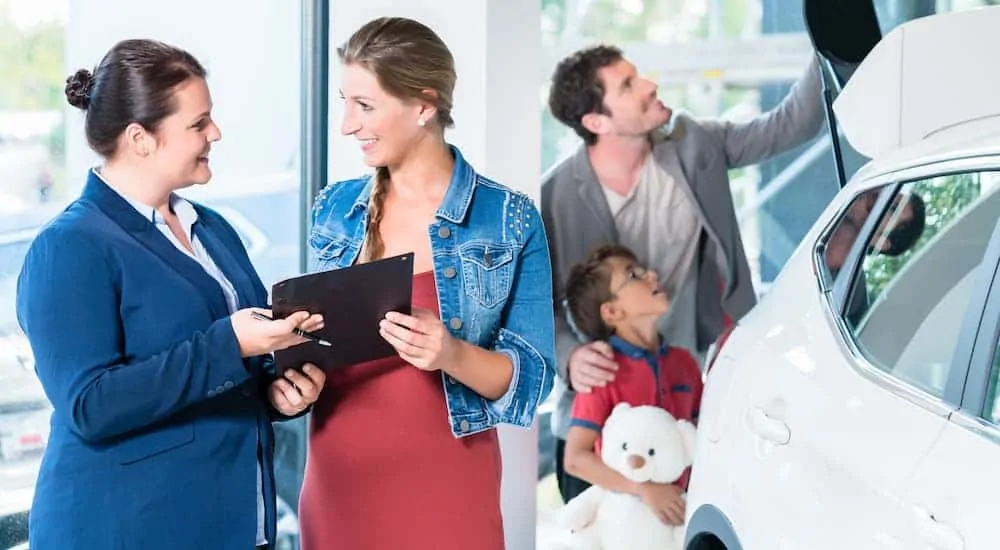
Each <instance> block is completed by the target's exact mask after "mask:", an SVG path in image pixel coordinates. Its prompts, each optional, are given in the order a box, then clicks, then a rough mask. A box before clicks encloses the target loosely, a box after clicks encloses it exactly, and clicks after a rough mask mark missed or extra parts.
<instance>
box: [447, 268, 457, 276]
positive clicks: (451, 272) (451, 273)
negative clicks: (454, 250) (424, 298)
mask: <svg viewBox="0 0 1000 550" xmlns="http://www.w3.org/2000/svg"><path fill="white" fill-rule="evenodd" d="M456 273H457V272H456V271H455V268H454V267H446V268H444V276H445V278H448V279H453V278H455V274H456Z"/></svg>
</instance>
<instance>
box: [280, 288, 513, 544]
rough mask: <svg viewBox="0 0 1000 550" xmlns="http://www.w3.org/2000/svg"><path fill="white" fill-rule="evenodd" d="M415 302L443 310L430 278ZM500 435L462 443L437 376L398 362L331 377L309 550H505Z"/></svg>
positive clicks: (306, 520) (304, 504) (308, 514)
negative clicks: (452, 426)
mask: <svg viewBox="0 0 1000 550" xmlns="http://www.w3.org/2000/svg"><path fill="white" fill-rule="evenodd" d="M413 305H414V307H420V308H425V309H429V310H431V311H435V312H436V311H438V305H437V290H436V288H435V285H434V276H433V272H425V273H421V274H418V275H416V276H414V278H413ZM500 469H501V465H500V446H499V442H498V440H497V435H496V431H495V430H487V431H485V432H481V433H478V434H476V435H472V436H467V437H463V438H461V439H456V438H455V437H454V436H452V434H451V430H450V428H449V425H448V410H447V407H446V405H445V395H444V387H443V384H442V380H441V373H440V372H424V371H421V370H420V369H418V368H417V367H414V366H413V365H410V364H409V363H406V362H405V361H403V360H402V359H401V358H399V357H398V356H397V357H391V358H387V359H382V360H379V361H372V362H369V363H363V364H360V365H355V366H353V367H350V368H348V369H345V370H343V371H341V372H334V373H329V374H328V375H327V380H326V388H325V389H324V390H323V393H322V394H321V396H320V399H319V401H317V402H316V404H315V406H314V408H313V413H312V419H311V424H310V439H309V458H308V461H307V464H306V472H305V479H304V481H303V487H302V496H301V498H300V501H299V514H300V521H301V531H302V541H301V542H302V550H366V549H373V550H383V549H385V550H389V549H403V548H405V549H407V550H421V549H427V550H430V549H434V550H452V549H454V550H460V549H461V550H466V549H469V548H475V549H476V550H503V548H504V539H503V523H502V520H501V516H500Z"/></svg>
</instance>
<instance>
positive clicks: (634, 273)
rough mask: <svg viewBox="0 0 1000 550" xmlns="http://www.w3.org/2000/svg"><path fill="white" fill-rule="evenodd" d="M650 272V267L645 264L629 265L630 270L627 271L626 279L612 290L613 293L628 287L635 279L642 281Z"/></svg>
mask: <svg viewBox="0 0 1000 550" xmlns="http://www.w3.org/2000/svg"><path fill="white" fill-rule="evenodd" d="M647 273H649V268H648V267H646V266H644V265H639V264H635V265H632V266H629V268H628V271H627V272H626V273H625V281H624V282H623V283H622V284H620V285H618V288H616V289H614V290H612V291H611V293H612V294H618V293H619V292H621V290H622V289H623V288H625V287H627V286H628V285H629V284H631V283H633V282H635V281H641V280H643V279H645V278H646V274H647Z"/></svg>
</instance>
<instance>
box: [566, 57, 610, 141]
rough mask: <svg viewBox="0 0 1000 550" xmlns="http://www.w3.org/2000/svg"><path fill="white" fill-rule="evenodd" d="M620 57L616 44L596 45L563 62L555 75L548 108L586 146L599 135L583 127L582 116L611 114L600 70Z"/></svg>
mask: <svg viewBox="0 0 1000 550" xmlns="http://www.w3.org/2000/svg"><path fill="white" fill-rule="evenodd" d="M620 59H622V51H621V50H620V49H618V48H616V47H614V46H604V45H601V46H593V47H590V48H587V49H584V50H580V51H578V52H576V53H574V54H572V55H570V56H569V57H567V58H566V59H563V60H562V61H560V62H559V64H558V65H557V66H556V70H555V72H554V73H553V74H552V83H551V87H550V88H549V110H550V111H552V116H553V117H555V118H556V120H558V121H559V122H562V123H563V124H565V125H566V126H569V127H570V128H572V129H573V131H574V132H576V134H577V135H578V136H580V137H581V138H583V141H584V142H585V143H586V144H587V145H593V144H594V143H596V142H597V134H594V133H593V132H591V131H590V130H588V129H586V128H584V127H583V116H584V115H587V114H590V113H600V114H610V112H609V111H608V109H607V107H605V106H604V84H602V83H601V79H600V78H598V77H597V71H598V69H602V68H604V67H607V66H608V65H611V64H612V63H615V62H616V61H618V60H620Z"/></svg>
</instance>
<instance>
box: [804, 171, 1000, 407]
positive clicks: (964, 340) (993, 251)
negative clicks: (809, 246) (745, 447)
mask: <svg viewBox="0 0 1000 550" xmlns="http://www.w3.org/2000/svg"><path fill="white" fill-rule="evenodd" d="M998 171H1000V155H995V154H990V155H981V156H972V157H967V158H957V159H946V160H939V161H930V162H926V163H923V164H917V165H911V166H907V167H903V168H900V169H896V170H885V171H882V172H876V173H874V174H871V175H863V176H862V178H863V181H862V182H861V183H860V184H857V185H853V184H852V185H849V186H848V188H849V189H851V191H850V194H849V196H847V197H846V199H845V200H843V201H842V202H841V203H840V204H839V205H838V206H837V210H836V214H835V215H833V216H831V217H830V219H829V222H827V223H826V225H824V226H823V228H822V229H821V230H820V231H819V232H818V233H817V237H815V241H814V243H813V271H814V274H815V275H816V279H817V283H818V286H819V290H820V292H821V293H822V294H823V297H824V300H825V302H826V306H827V308H828V309H827V315H826V317H827V321H828V322H829V323H831V325H832V328H834V329H835V330H836V331H837V332H838V333H839V334H837V337H838V338H839V339H840V340H841V344H842V348H843V349H845V350H846V351H847V352H848V354H849V356H848V357H845V358H846V359H847V360H848V363H849V364H850V365H851V366H852V368H853V370H854V371H855V372H857V373H858V374H860V375H862V376H863V377H865V378H867V379H868V380H870V381H872V382H873V383H875V384H877V385H879V386H881V387H882V388H883V389H885V390H886V391H888V392H890V393H892V394H894V395H897V396H899V397H901V398H903V399H906V400H907V401H909V402H911V403H913V404H915V405H917V406H919V407H921V408H924V409H926V410H929V411H931V412H933V413H935V414H938V415H939V416H942V417H946V418H947V417H950V416H951V415H952V413H953V412H954V411H956V410H959V409H960V408H963V409H964V408H965V400H966V398H967V397H966V395H967V394H968V393H969V390H970V388H971V387H972V386H973V384H969V383H967V382H969V381H970V379H971V378H972V376H973V375H975V376H978V377H980V378H977V379H976V380H981V379H984V380H986V384H988V379H989V375H990V372H991V368H992V362H993V353H994V352H995V348H992V349H990V350H989V351H988V353H987V352H986V351H983V350H980V349H979V347H980V346H986V347H990V346H994V345H995V344H996V339H995V338H994V339H993V340H992V341H990V342H989V343H987V344H982V343H981V342H980V341H979V340H978V337H979V336H980V333H985V332H986V331H982V330H980V324H981V323H982V322H984V315H987V314H989V312H992V313H993V315H994V317H993V320H992V321H990V326H991V328H992V331H993V333H994V335H995V334H996V332H997V331H998V330H1000V322H998V320H997V319H996V315H997V314H1000V285H997V284H995V283H996V282H997V280H996V279H997V268H996V267H995V268H994V269H993V270H992V271H991V270H990V269H986V270H983V271H982V272H981V273H980V274H979V275H978V276H977V280H976V283H975V286H974V288H973V290H972V294H971V296H970V297H969V304H968V306H967V307H966V310H965V314H964V318H963V319H962V322H961V323H962V324H961V327H960V333H959V337H958V340H957V341H956V344H955V349H954V350H953V353H952V359H951V365H950V367H949V371H948V378H947V381H946V382H945V390H944V393H943V394H942V395H941V396H940V397H939V396H937V395H934V394H932V393H929V392H927V391H926V390H924V389H922V388H919V387H917V386H915V385H913V384H910V383H908V382H906V381H905V380H903V379H901V378H898V377H896V376H893V375H892V374H891V373H889V372H886V371H884V370H883V369H880V368H879V367H878V366H877V365H875V364H873V363H872V362H871V360H870V359H869V358H868V357H867V356H865V355H864V353H863V352H862V351H861V349H860V348H859V346H858V343H857V342H856V340H855V337H854V334H853V331H852V327H851V326H850V324H849V323H848V322H847V320H846V318H845V314H846V309H847V307H848V300H849V298H850V295H851V293H850V291H851V289H852V288H853V283H854V281H855V280H856V277H857V274H858V271H859V270H860V269H862V263H863V260H864V250H865V248H866V247H867V244H868V241H869V240H870V239H871V236H872V234H873V232H874V231H875V229H876V228H877V224H878V221H879V220H881V219H882V217H883V215H884V214H885V211H886V209H887V208H888V207H889V205H890V203H891V200H892V198H893V197H895V196H896V195H897V194H898V193H899V191H900V189H902V188H903V187H904V186H907V185H910V184H914V183H918V182H920V181H925V180H929V179H934V178H939V177H947V176H950V175H955V174H962V173H975V172H998ZM880 188H881V189H882V190H881V191H880V192H879V197H878V199H877V200H876V203H875V205H874V207H873V208H872V215H870V216H869V217H868V219H867V220H865V223H864V225H863V226H862V227H861V229H860V230H859V232H858V237H857V239H856V240H855V242H854V243H853V244H852V245H851V249H850V251H849V253H848V256H847V259H846V260H845V262H844V267H843V268H841V274H840V277H839V278H838V279H837V280H831V277H830V276H829V273H830V270H829V268H827V267H826V258H825V253H826V247H827V244H828V243H829V241H830V238H831V237H832V235H833V233H834V231H835V230H836V229H837V227H838V226H839V225H840V223H841V221H842V220H843V219H844V216H846V214H847V211H848V209H849V208H850V207H851V205H852V204H853V203H854V201H855V200H856V199H857V198H858V197H859V196H861V195H862V194H863V193H865V192H870V191H872V190H874V189H880ZM990 239H991V240H990V242H989V244H988V245H987V248H986V251H985V255H984V258H983V262H984V264H985V265H987V266H990V265H994V266H996V265H997V264H998V263H1000V224H997V226H996V227H994V233H993V235H991V237H990ZM991 290H995V292H993V293H992V294H990V292H991ZM988 298H992V300H993V302H992V306H991V304H988ZM990 307H992V308H994V309H990ZM983 328H985V326H984V327H983ZM987 340H989V338H987ZM976 353H979V354H983V355H989V358H988V360H986V359H983V358H981V357H979V356H978V355H974V354H976ZM974 360H975V361H978V362H977V363H975V366H976V368H978V369H980V370H981V369H983V368H985V369H986V372H985V374H983V373H982V372H979V371H976V372H973V368H972V367H973V361H974ZM983 361H986V362H985V363H984V362H983ZM980 385H982V383H981V382H980ZM987 389H988V388H987V386H986V385H982V388H981V389H980V395H979V402H978V406H979V410H978V412H977V413H976V414H975V416H979V412H981V411H982V407H983V406H984V405H983V401H984V400H985V394H986V391H987ZM969 405H970V406H975V405H976V404H975V403H974V402H973V401H971V399H970V401H969Z"/></svg>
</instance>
